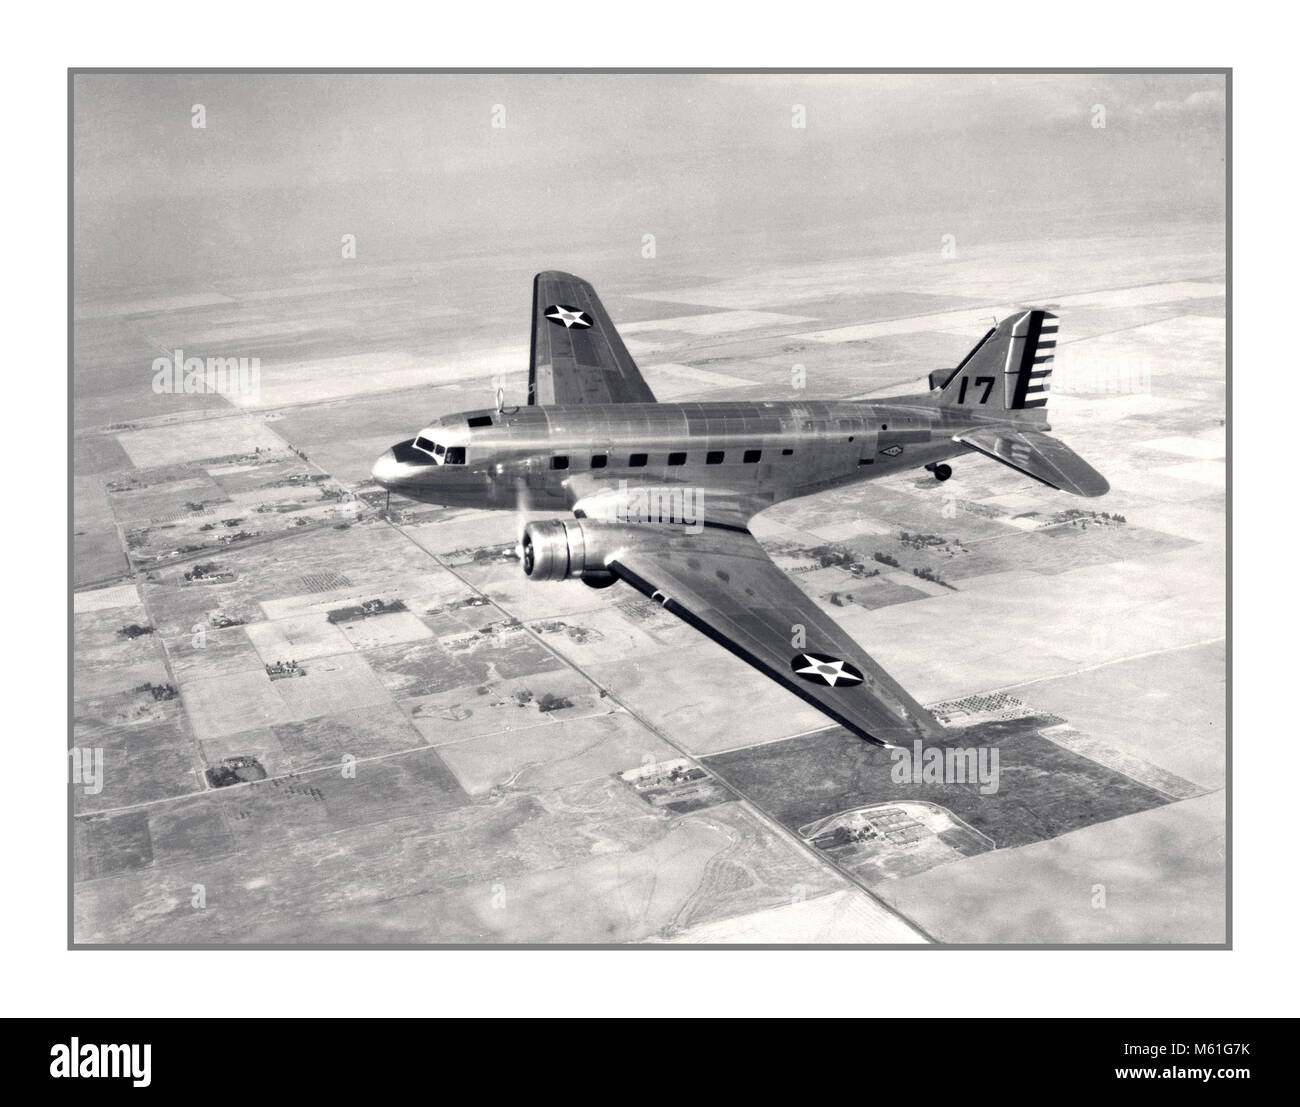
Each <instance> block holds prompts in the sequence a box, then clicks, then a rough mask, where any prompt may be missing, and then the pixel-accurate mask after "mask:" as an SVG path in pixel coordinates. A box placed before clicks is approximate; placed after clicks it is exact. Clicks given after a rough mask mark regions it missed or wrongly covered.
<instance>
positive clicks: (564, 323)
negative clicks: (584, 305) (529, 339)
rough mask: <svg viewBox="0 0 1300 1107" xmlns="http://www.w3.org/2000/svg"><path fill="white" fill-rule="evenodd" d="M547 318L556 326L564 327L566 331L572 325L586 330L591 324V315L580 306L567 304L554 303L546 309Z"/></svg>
mask: <svg viewBox="0 0 1300 1107" xmlns="http://www.w3.org/2000/svg"><path fill="white" fill-rule="evenodd" d="M546 318H547V319H549V320H550V321H551V322H552V323H554V324H556V326H560V327H563V328H564V329H565V330H566V331H567V330H568V329H569V328H570V327H578V328H579V329H581V330H585V329H586V328H587V327H590V326H591V316H590V315H588V314H587V313H586V312H585V311H582V310H581V309H579V308H572V307H569V306H568V305H567V304H552V305H551V306H550V307H548V308H547V309H546Z"/></svg>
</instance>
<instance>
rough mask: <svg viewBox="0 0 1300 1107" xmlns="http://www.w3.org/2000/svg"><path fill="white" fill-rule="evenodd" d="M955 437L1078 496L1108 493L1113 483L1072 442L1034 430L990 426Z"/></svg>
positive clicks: (996, 458) (987, 454)
mask: <svg viewBox="0 0 1300 1107" xmlns="http://www.w3.org/2000/svg"><path fill="white" fill-rule="evenodd" d="M953 438H954V440H955V441H957V442H961V443H962V444H963V445H966V446H969V447H971V449H973V450H978V451H979V452H980V453H982V454H985V455H986V456H988V457H991V458H993V460H994V461H1000V462H1002V464H1003V465H1007V466H1010V467H1011V468H1012V469H1015V470H1017V471H1019V472H1021V473H1024V474H1025V476H1027V477H1033V478H1034V480H1038V481H1042V482H1043V483H1044V484H1046V485H1050V486H1051V487H1052V488H1059V489H1060V490H1061V491H1062V492H1070V493H1072V494H1073V495H1075V496H1104V495H1105V494H1106V493H1107V492H1109V491H1110V485H1109V484H1108V483H1107V482H1106V478H1105V477H1103V476H1102V475H1101V474H1100V473H1099V472H1097V470H1096V469H1094V468H1093V467H1092V466H1091V465H1089V464H1088V463H1087V462H1086V461H1084V460H1083V458H1081V457H1080V456H1079V455H1078V454H1076V453H1075V452H1074V451H1073V450H1072V449H1070V447H1069V446H1067V445H1066V444H1065V443H1064V442H1062V441H1060V440H1059V439H1056V438H1053V437H1052V436H1051V435H1050V434H1044V433H1043V432H1042V431H1034V430H1009V429H1006V428H1003V427H987V428H983V429H976V430H970V431H965V432H963V433H961V434H957V435H954V436H953Z"/></svg>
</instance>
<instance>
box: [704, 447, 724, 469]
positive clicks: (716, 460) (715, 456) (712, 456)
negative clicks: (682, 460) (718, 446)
mask: <svg viewBox="0 0 1300 1107" xmlns="http://www.w3.org/2000/svg"><path fill="white" fill-rule="evenodd" d="M726 456H727V455H726V453H725V452H724V451H722V450H710V451H709V452H708V453H707V454H705V455H704V464H705V465H721V464H722V459H723V458H724V457H726Z"/></svg>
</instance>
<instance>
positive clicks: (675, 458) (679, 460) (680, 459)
mask: <svg viewBox="0 0 1300 1107" xmlns="http://www.w3.org/2000/svg"><path fill="white" fill-rule="evenodd" d="M668 464H669V465H685V464H686V454H685V453H684V452H680V451H679V452H678V453H673V454H669V455H668Z"/></svg>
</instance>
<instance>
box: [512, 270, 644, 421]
mask: <svg viewBox="0 0 1300 1107" xmlns="http://www.w3.org/2000/svg"><path fill="white" fill-rule="evenodd" d="M528 402H529V403H530V404H637V403H640V404H652V403H654V402H655V397H654V393H653V392H651V391H650V388H649V386H648V385H647V384H646V382H645V381H644V380H643V379H642V378H641V370H640V369H638V368H637V367H636V362H635V361H633V360H632V355H631V354H629V353H628V352H627V347H626V346H624V345H623V340H622V339H621V338H620V337H619V334H618V331H616V330H615V329H614V324H613V322H611V320H610V318H609V313H608V312H606V311H605V306H604V305H603V304H602V303H601V302H600V297H599V296H597V295H596V290H595V289H594V288H592V287H591V284H590V283H589V282H587V281H584V280H583V279H582V278H581V277H575V276H573V274H571V273H560V272H556V271H553V270H552V271H548V272H545V273H538V274H537V276H536V277H534V278H533V343H532V355H531V357H530V359H529V363H528Z"/></svg>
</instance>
